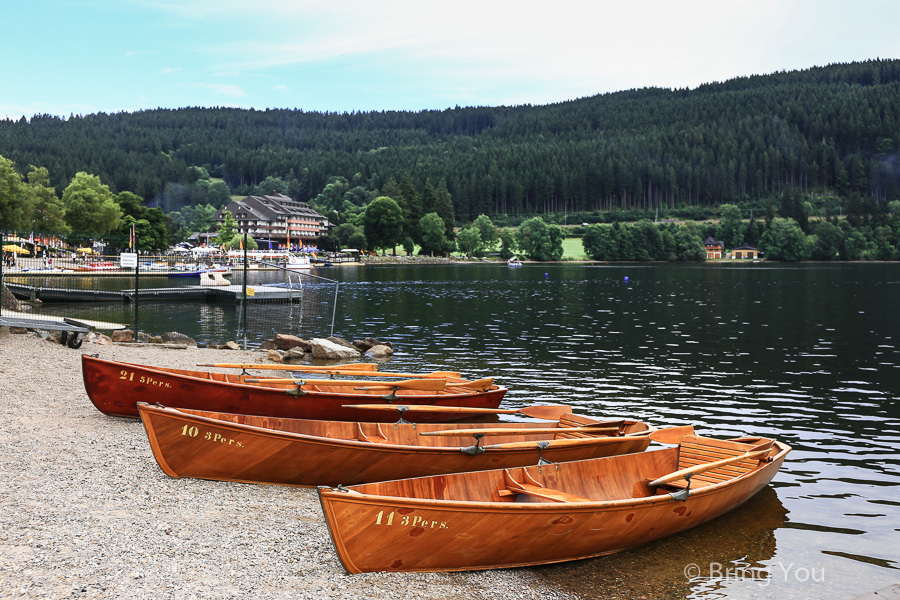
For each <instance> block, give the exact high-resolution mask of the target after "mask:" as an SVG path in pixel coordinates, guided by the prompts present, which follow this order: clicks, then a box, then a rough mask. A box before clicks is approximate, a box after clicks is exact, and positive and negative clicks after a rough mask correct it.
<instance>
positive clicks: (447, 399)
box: [81, 354, 506, 423]
mask: <svg viewBox="0 0 900 600" xmlns="http://www.w3.org/2000/svg"><path fill="white" fill-rule="evenodd" d="M81 371H82V376H83V378H84V387H85V390H86V391H87V394H88V397H89V398H90V399H91V402H93V403H94V406H96V407H97V409H98V410H100V412H102V413H104V414H107V415H111V416H116V417H133V418H137V417H138V410H137V403H138V402H147V403H151V404H152V403H157V402H158V403H160V404H163V405H164V406H177V407H179V408H188V409H196V410H209V411H216V412H226V413H236V414H246V415H259V416H269V417H285V418H294V419H320V420H329V421H364V422H373V421H381V422H391V421H395V420H397V414H396V413H393V412H390V411H380V410H367V409H358V408H345V407H344V405H351V404H390V403H392V402H393V403H403V404H409V405H421V404H424V405H435V406H458V407H468V408H496V407H497V406H499V405H500V401H501V400H502V399H503V395H504V394H505V393H506V388H504V387H500V386H497V385H494V384H493V382H492V380H489V379H488V380H478V381H473V382H466V381H458V382H450V383H448V385H447V387H446V388H445V389H442V390H440V391H428V390H420V389H397V390H394V389H392V386H395V382H390V381H385V382H383V384H384V385H383V386H380V385H379V386H364V387H365V389H356V388H355V387H351V386H347V385H340V384H341V383H342V382H340V381H333V382H332V381H327V380H326V382H324V383H312V382H310V383H307V384H305V385H302V386H297V385H295V384H292V383H271V382H267V383H247V382H246V381H245V380H246V379H248V378H249V376H246V375H233V374H228V373H212V372H208V371H188V370H181V369H169V368H164V367H152V366H147V365H139V364H133V363H123V362H118V361H112V360H104V359H101V358H97V357H95V356H91V355H88V354H84V355H82V357H81ZM375 375H377V373H373V376H375ZM378 383H382V382H378ZM407 383H410V384H412V382H407ZM425 383H426V384H427V383H428V382H427V381H426V382H425ZM469 417H471V415H467V414H465V413H458V414H443V413H433V412H414V413H413V412H410V413H409V416H407V417H406V418H407V420H410V421H413V420H414V421H417V422H423V423H425V422H441V421H447V420H460V419H466V418H469Z"/></svg>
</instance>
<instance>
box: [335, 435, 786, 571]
mask: <svg viewBox="0 0 900 600" xmlns="http://www.w3.org/2000/svg"><path fill="white" fill-rule="evenodd" d="M780 448H781V451H780V452H779V453H778V454H777V456H775V458H774V459H773V460H772V462H769V463H767V464H765V465H763V466H761V467H760V468H758V469H756V470H755V471H752V472H750V473H748V474H746V475H745V476H742V477H737V478H735V479H734V480H732V481H730V482H727V483H722V484H718V485H712V486H708V487H702V488H699V489H697V490H695V491H693V492H692V494H691V495H690V496H689V497H688V498H687V500H685V501H680V500H674V499H673V497H672V496H671V494H669V493H664V494H654V493H653V492H651V491H648V490H646V489H644V488H646V484H647V482H648V481H650V479H652V478H654V477H656V476H659V475H662V474H665V473H667V472H669V471H672V470H673V469H674V467H675V465H676V464H677V457H678V449H677V448H670V449H665V450H660V451H652V452H644V453H641V454H629V455H625V456H615V457H609V458H598V459H592V460H585V461H577V462H569V463H560V464H559V465H558V467H559V468H558V470H555V469H553V468H549V469H548V468H546V467H545V468H544V469H543V473H540V472H539V470H538V468H537V467H528V468H527V469H524V470H526V471H528V473H529V474H530V476H531V477H533V478H535V479H537V480H541V481H542V482H543V483H544V485H546V486H547V487H548V488H554V487H560V488H562V487H563V486H562V485H560V481H561V480H569V481H575V480H576V479H575V478H583V479H582V480H583V481H591V480H595V481H597V482H598V484H599V485H600V486H607V485H608V486H609V487H619V488H622V487H623V485H624V488H627V487H628V486H629V485H633V489H634V491H635V492H639V497H624V498H620V499H613V500H607V501H587V502H571V501H570V502H547V501H543V502H537V503H529V502H510V501H506V502H501V501H500V498H499V497H497V498H496V500H495V501H482V502H472V501H461V500H444V499H441V498H442V497H444V495H445V494H446V495H448V496H449V495H451V494H450V492H449V490H452V489H457V488H458V484H459V480H461V479H463V478H465V479H466V483H465V484H464V485H466V486H469V487H470V488H472V487H477V486H480V485H486V484H487V485H490V484H494V485H497V484H498V481H502V477H503V475H502V471H499V472H497V471H486V472H482V473H479V474H474V475H477V477H472V476H473V474H472V473H463V474H457V475H446V476H440V477H425V478H419V479H411V480H404V481H403V482H389V483H395V484H398V485H400V484H403V485H404V486H406V487H405V488H404V489H406V492H407V493H408V495H415V496H419V497H398V496H396V495H393V494H392V495H376V493H377V490H376V493H372V491H373V490H370V489H369V488H375V486H378V484H371V485H363V486H355V487H353V488H349V490H347V489H345V490H334V489H330V488H324V487H323V488H319V497H320V500H321V502H322V508H323V511H324V513H325V517H326V519H327V522H328V526H329V529H330V531H331V535H332V540H333V541H334V544H335V548H336V550H337V553H338V556H339V557H340V560H341V562H342V563H343V565H344V567H345V568H346V569H347V571H348V572H350V573H362V572H371V571H466V570H480V569H493V568H505V567H517V566H527V565H539V564H547V563H556V562H562V561H569V560H577V559H583V558H590V557H595V556H601V555H604V554H611V553H613V552H618V551H621V550H625V549H627V548H631V547H634V546H638V545H641V544H645V543H648V542H651V541H653V540H657V539H659V538H662V537H666V536H669V535H672V534H675V533H678V532H680V531H684V530H686V529H690V528H692V527H696V526H697V525H700V524H702V523H704V522H706V521H709V520H711V519H714V518H716V517H718V516H720V515H722V514H725V513H727V512H728V511H731V510H733V509H735V508H737V507H738V506H740V505H741V504H743V503H744V502H746V501H747V500H748V499H750V498H751V497H752V496H753V495H754V494H756V493H757V492H758V491H759V490H760V489H762V488H763V487H764V486H766V485H767V484H768V483H769V481H771V479H772V477H773V476H774V475H775V473H776V472H777V471H778V469H779V467H780V466H781V463H782V462H783V460H784V457H785V455H786V454H787V452H788V451H789V450H790V449H789V448H787V447H786V446H783V445H780ZM634 473H645V474H646V475H645V478H642V480H641V481H634V483H633V484H632V483H631V479H630V477H631V476H632V475H634ZM623 482H624V483H623ZM642 486H643V487H642ZM357 492H358V493H357ZM633 493H634V492H633ZM626 495H630V494H626Z"/></svg>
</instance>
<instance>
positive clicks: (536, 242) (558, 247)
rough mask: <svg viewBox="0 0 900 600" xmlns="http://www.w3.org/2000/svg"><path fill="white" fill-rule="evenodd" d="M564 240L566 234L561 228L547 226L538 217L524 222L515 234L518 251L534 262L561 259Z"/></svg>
mask: <svg viewBox="0 0 900 600" xmlns="http://www.w3.org/2000/svg"><path fill="white" fill-rule="evenodd" d="M564 239H566V234H565V232H564V231H563V229H562V227H560V226H559V225H548V224H547V223H545V222H544V220H543V219H541V218H540V217H534V218H532V219H528V220H527V221H524V222H523V223H522V224H521V225H520V226H519V231H518V233H517V234H516V242H517V243H518V245H519V250H521V251H522V252H523V253H524V254H525V255H526V256H528V257H529V258H532V259H534V260H559V259H561V258H562V255H563V247H562V243H563V240H564Z"/></svg>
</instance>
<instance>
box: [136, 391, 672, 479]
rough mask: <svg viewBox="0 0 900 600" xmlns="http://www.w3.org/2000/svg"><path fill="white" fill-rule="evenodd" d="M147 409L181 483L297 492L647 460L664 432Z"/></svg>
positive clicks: (147, 423)
mask: <svg viewBox="0 0 900 600" xmlns="http://www.w3.org/2000/svg"><path fill="white" fill-rule="evenodd" d="M138 410H139V411H140V414H141V419H142V420H143V422H144V427H145V428H146V430H147V437H148V438H149V440H150V447H151V448H152V450H153V456H154V457H155V458H156V461H157V462H158V463H159V466H160V467H161V468H162V470H163V471H165V472H166V474H168V475H171V476H172V477H197V478H200V479H214V480H224V481H239V482H243V483H272V484H279V485H294V486H314V485H339V484H353V483H363V482H368V481H383V480H387V479H397V478H401V477H417V476H420V475H435V474H440V473H459V472H461V471H472V470H479V469H494V468H497V467H518V466H522V465H537V464H539V463H541V464H547V465H551V463H555V462H558V461H567V460H580V459H584V458H593V457H597V456H611V455H614V454H622V453H626V452H643V451H644V450H645V449H646V448H647V446H648V445H649V444H650V437H649V435H650V434H651V433H652V432H654V431H656V429H655V428H653V427H649V426H647V425H646V424H644V423H641V422H638V421H627V420H619V421H599V420H597V419H592V418H590V417H584V416H581V415H573V414H571V413H570V414H566V415H563V416H562V417H560V419H559V421H557V422H554V423H549V424H548V423H540V422H525V423H508V422H507V423H491V424H483V425H481V426H479V424H473V423H465V424H459V423H457V424H446V423H445V424H418V425H413V424H409V423H398V424H396V425H388V424H381V423H360V422H356V423H350V422H338V421H311V420H300V419H282V418H274V417H259V416H249V415H235V414H223V413H216V412H208V411H196V410H184V409H175V408H166V407H162V406H158V405H157V406H153V405H149V404H146V403H144V402H139V403H138ZM570 410H571V409H570ZM473 428H477V429H473ZM473 431H474V432H475V433H473ZM531 431H534V432H535V433H530V432H531ZM507 432H509V433H507ZM429 434H432V435H429ZM479 434H481V435H479ZM485 436H490V438H488V437H485ZM488 439H489V441H488V442H487V443H484V442H485V440H488ZM547 461H549V462H547ZM544 468H545V469H546V468H550V469H553V468H555V467H553V466H552V465H551V466H548V467H544Z"/></svg>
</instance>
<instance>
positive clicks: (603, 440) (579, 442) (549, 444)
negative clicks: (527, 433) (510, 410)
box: [482, 436, 631, 450]
mask: <svg viewBox="0 0 900 600" xmlns="http://www.w3.org/2000/svg"><path fill="white" fill-rule="evenodd" d="M629 439H631V438H626V437H621V436H610V437H587V438H572V439H563V440H541V441H539V442H538V441H534V442H506V443H505V444H491V445H489V446H482V448H484V449H485V450H527V449H529V448H533V449H535V450H546V449H547V448H561V447H566V446H583V445H587V444H612V443H614V442H627V441H628V440H629ZM538 444H541V446H538Z"/></svg>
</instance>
